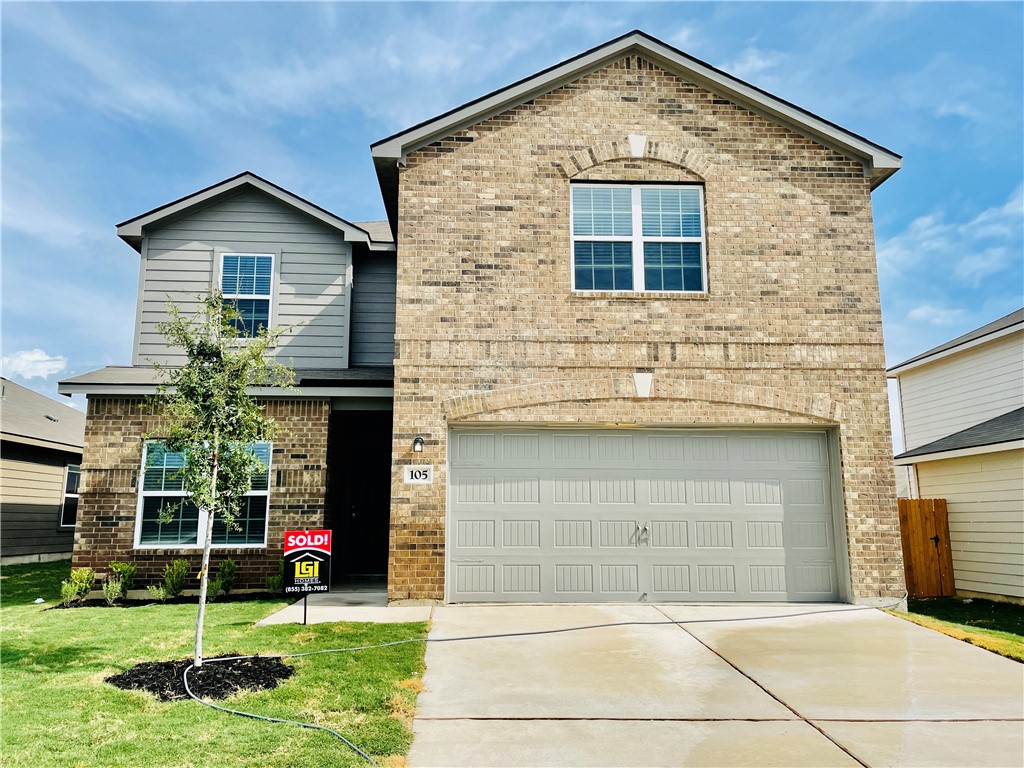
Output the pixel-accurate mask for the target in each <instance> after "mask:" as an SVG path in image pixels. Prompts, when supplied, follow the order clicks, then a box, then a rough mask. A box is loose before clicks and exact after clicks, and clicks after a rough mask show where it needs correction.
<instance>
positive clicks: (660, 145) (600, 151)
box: [558, 136, 714, 181]
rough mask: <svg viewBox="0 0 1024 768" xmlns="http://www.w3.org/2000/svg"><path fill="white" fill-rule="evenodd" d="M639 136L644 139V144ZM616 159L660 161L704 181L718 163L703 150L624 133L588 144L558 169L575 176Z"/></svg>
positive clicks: (572, 176) (563, 161) (570, 177)
mask: <svg viewBox="0 0 1024 768" xmlns="http://www.w3.org/2000/svg"><path fill="white" fill-rule="evenodd" d="M631 138H632V139H633V142H632V144H631V142H630V139H631ZM639 139H642V140H643V141H642V146H641V145H640V142H639ZM637 150H639V152H638V151H637ZM615 160H657V161H658V162H662V163H667V164H668V165H674V166H676V167H678V168H683V169H685V170H687V171H689V172H690V173H693V174H696V175H697V176H698V177H699V178H700V180H701V181H704V180H706V179H707V178H708V177H709V176H710V175H711V174H712V173H713V172H714V163H713V162H712V161H711V160H709V159H708V158H707V156H706V155H705V154H704V153H703V152H701V151H700V150H699V149H694V148H693V147H684V146H683V145H681V144H675V143H672V142H662V141H651V140H649V139H647V138H646V137H643V136H641V137H629V136H624V137H622V138H621V139H614V140H612V141H603V142H599V143H597V144H593V145H592V146H589V147H585V148H583V149H581V150H579V151H578V152H574V153H572V154H571V155H569V156H568V157H566V158H565V159H564V160H562V161H561V162H559V163H558V168H559V169H560V170H561V172H562V174H563V175H564V176H565V177H566V178H567V179H573V178H575V177H577V176H579V175H580V174H581V173H584V172H585V171H589V170H590V169H591V168H593V167H594V166H597V165H602V164H604V163H610V162H612V161H615Z"/></svg>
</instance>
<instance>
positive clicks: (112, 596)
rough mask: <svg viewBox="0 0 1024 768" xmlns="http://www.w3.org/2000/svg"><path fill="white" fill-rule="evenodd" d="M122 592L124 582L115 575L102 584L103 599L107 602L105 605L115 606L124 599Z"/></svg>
mask: <svg viewBox="0 0 1024 768" xmlns="http://www.w3.org/2000/svg"><path fill="white" fill-rule="evenodd" d="M124 592H125V590H124V582H123V581H122V580H121V579H120V578H119V577H118V576H116V575H115V576H111V577H110V578H109V579H107V580H106V581H105V582H103V599H104V600H106V601H107V605H114V604H116V603H117V602H118V601H119V600H120V599H121V598H122V597H124Z"/></svg>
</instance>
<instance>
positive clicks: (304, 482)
mask: <svg viewBox="0 0 1024 768" xmlns="http://www.w3.org/2000/svg"><path fill="white" fill-rule="evenodd" d="M263 405H264V406H265V408H266V413H267V415H268V416H271V417H272V418H273V419H274V420H275V421H276V422H277V423H278V425H279V427H280V428H281V431H280V434H279V435H278V438H277V439H276V440H275V441H274V444H273V454H272V457H271V474H270V510H269V517H270V521H269V531H268V537H267V546H266V547H259V548H241V549H238V548H220V547H215V548H214V549H213V553H212V556H211V562H212V563H213V567H214V568H216V565H217V563H218V562H219V561H220V560H221V559H223V558H225V557H232V558H234V559H235V560H237V561H238V564H239V565H238V577H237V582H236V588H237V589H258V590H262V589H264V588H265V584H266V578H267V576H270V575H272V574H275V573H277V569H278V565H279V562H280V560H281V556H282V553H283V543H282V542H283V534H284V531H285V530H287V529H292V528H319V527H322V525H323V523H324V499H325V497H326V492H327V428H328V416H329V414H330V402H329V401H328V400H285V399H280V400H276V399H275V400H268V401H265V402H264V403H263ZM159 426H160V416H159V415H157V414H156V413H154V412H153V410H152V408H150V406H149V405H148V403H147V401H146V400H145V399H144V398H113V397H96V396H93V397H90V398H89V401H88V418H87V420H86V428H85V459H84V463H83V465H82V487H81V498H80V500H79V507H78V524H77V527H76V530H75V549H74V555H73V559H72V566H73V567H76V568H77V567H90V568H93V569H95V570H96V571H97V572H98V573H107V572H108V571H109V563H110V562H111V561H112V560H120V561H130V562H134V563H135V564H136V565H137V566H138V574H137V576H136V579H135V583H136V586H137V587H144V586H146V585H147V584H158V583H160V581H161V574H162V572H163V568H164V566H165V565H166V564H167V563H169V562H170V561H171V560H176V559H179V558H184V559H187V560H189V561H190V562H191V563H192V565H193V567H192V570H191V576H190V581H189V584H188V588H189V589H198V581H197V580H195V576H196V574H197V573H198V571H199V563H200V561H201V559H202V551H201V550H196V549H191V550H180V549H173V548H167V549H153V548H135V546H134V541H135V518H136V512H137V509H138V499H139V494H138V483H139V478H140V476H141V471H140V470H141V463H142V445H143V441H144V436H145V435H151V434H158V429H159Z"/></svg>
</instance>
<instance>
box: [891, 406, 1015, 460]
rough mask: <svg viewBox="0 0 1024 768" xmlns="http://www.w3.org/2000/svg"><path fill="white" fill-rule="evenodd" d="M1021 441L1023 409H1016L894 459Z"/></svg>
mask: <svg viewBox="0 0 1024 768" xmlns="http://www.w3.org/2000/svg"><path fill="white" fill-rule="evenodd" d="M1021 440H1024V408H1018V409H1017V410H1015V411H1010V412H1009V413H1004V414H1003V415H1002V416H996V417H995V418H994V419H989V420H988V421H983V422H982V423H981V424H975V425H974V426H973V427H968V428H967V429H963V430H960V431H959V432H954V433H953V434H952V435H947V436H946V437H942V438H939V439H938V440H934V441H932V442H930V443H928V444H927V445H922V446H919V447H917V448H915V449H914V450H912V451H906V452H904V453H901V454H899V455H898V456H896V457H895V458H896V460H897V461H898V460H900V459H910V458H913V457H917V456H928V455H930V454H935V453H948V452H950V451H962V450H965V449H968V448H981V447H984V446H989V445H1000V444H1002V443H1015V442H1018V441H1021ZM908 463H912V462H908Z"/></svg>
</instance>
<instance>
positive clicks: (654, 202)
mask: <svg viewBox="0 0 1024 768" xmlns="http://www.w3.org/2000/svg"><path fill="white" fill-rule="evenodd" d="M640 207H641V211H642V215H643V234H644V237H700V236H701V226H700V213H701V212H700V193H699V191H698V190H697V189H695V188H693V187H678V188H675V189H642V190H641V191H640Z"/></svg>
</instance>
